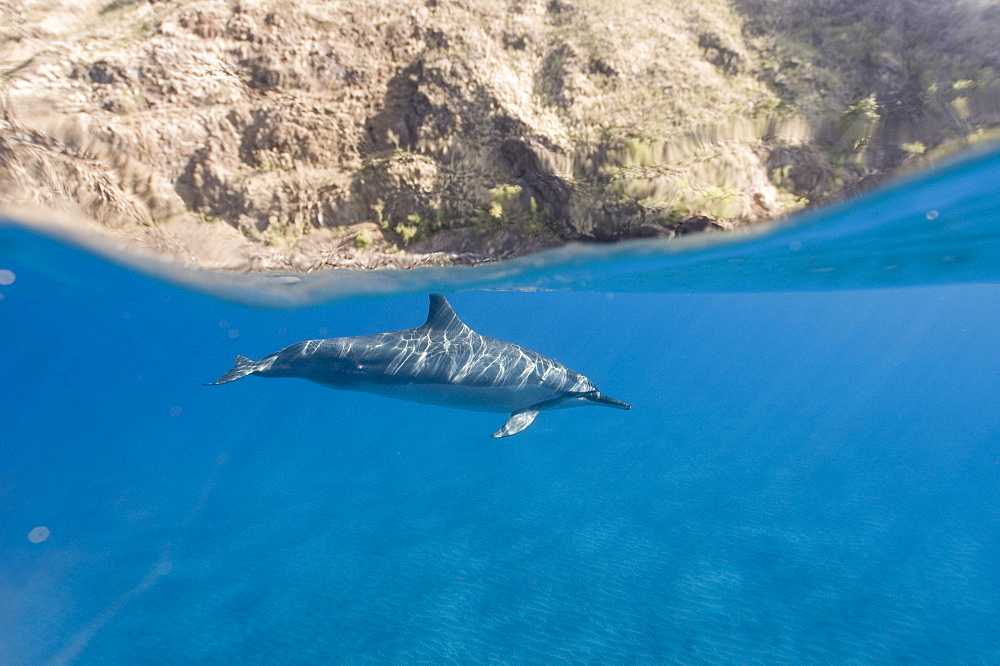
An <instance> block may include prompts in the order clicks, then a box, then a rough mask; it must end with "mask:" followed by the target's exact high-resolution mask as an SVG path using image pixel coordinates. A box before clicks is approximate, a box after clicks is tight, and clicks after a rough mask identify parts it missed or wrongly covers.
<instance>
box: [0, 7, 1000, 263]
mask: <svg viewBox="0 0 1000 666" xmlns="http://www.w3.org/2000/svg"><path fill="white" fill-rule="evenodd" d="M889 4H890V5H891V6H884V5H885V3H876V2H874V1H873V0H871V1H869V0H865V1H862V0H857V1H854V2H832V3H819V4H817V3H814V2H809V1H808V0H742V1H740V0H733V1H731V2H730V1H728V0H701V1H700V2H691V3H678V2H668V1H666V0H662V1H660V0H657V1H655V2H650V1H649V0H620V1H619V2H614V3H608V2H602V1H599V0H500V1H499V2H496V1H487V0H420V1H419V2H417V1H412V2H400V1H398V0H397V1H394V2H390V1H388V0H339V1H320V0H283V1H280V2H279V1H276V0H240V1H238V2H233V1H221V0H159V1H157V0H143V1H140V0H112V1H110V2H108V1H106V0H101V1H98V2H86V1H84V2H80V1H79V0H78V1H76V2H69V1H68V0H66V1H64V2H51V3H44V4H42V3H33V2H30V1H28V0H0V211H8V212H16V213H21V212H22V211H25V210H34V211H42V212H41V215H42V216H43V217H47V216H50V217H53V218H56V217H58V218H60V219H64V220H69V223H70V224H72V225H77V226H78V227H79V228H81V229H85V230H86V233H95V234H100V233H105V234H112V235H116V236H118V237H120V238H125V239H128V240H129V242H133V243H135V244H137V246H142V247H145V248H150V249H152V250H155V251H160V252H165V253H168V254H170V255H172V256H174V257H177V258H179V259H181V260H182V261H185V262H188V263H191V264H195V265H199V266H204V267H209V268H218V269H225V270H268V269H286V270H287V269H292V270H303V271H304V270H313V269H317V268H323V267H328V266H350V267H375V266H399V267H407V266H415V265H422V264H428V263H434V264H446V263H470V262H478V261H484V260H490V259H497V258H504V257H509V256H514V255H517V254H523V253H526V252H530V251H533V250H536V249H539V248H544V247H548V246H551V245H555V244H559V243H562V242H565V241H568V240H593V241H614V240H618V239H623V238H632V237H645V236H661V237H663V236H666V237H670V236H674V235H677V234H684V233H689V232H694V231H704V230H706V229H731V228H734V227H738V226H741V225H746V224H752V223H755V222H758V221H760V220H765V219H769V218H772V217H774V216H776V215H779V214H781V213H783V212H786V211H789V210H793V209H795V208H797V207H801V206H803V205H807V204H809V203H814V202H818V201H823V200H826V199H829V198H830V197H835V196H838V195H840V194H842V193H844V192H849V191H852V190H853V189H856V188H858V187H863V186H864V185H865V184H867V183H870V182H872V181H873V180H874V179H877V178H878V177H881V176H883V175H884V174H887V173H893V172H895V171H896V170H898V169H899V168H901V167H905V166H906V165H907V164H911V163H914V162H917V161H920V160H924V159H928V156H932V155H933V154H934V153H935V151H937V152H943V151H946V150H949V149H950V148H951V147H953V146H960V145H964V144H967V143H969V142H971V141H975V140H980V139H988V138H990V137H991V136H992V135H991V131H992V128H993V127H996V126H998V125H1000V112H998V109H1000V105H997V104H996V101H995V100H996V99H997V97H998V95H1000V80H998V78H997V76H996V73H995V71H996V70H995V69H994V68H998V69H1000V57H998V52H1000V48H998V47H996V46H995V45H996V44H1000V39H997V37H998V36H1000V35H997V34H996V33H997V32H1000V13H998V7H997V3H995V2H974V1H972V0H970V1H968V2H964V3H963V2H957V3H948V6H947V8H945V6H944V5H943V4H942V3H930V2H919V1H916V0H913V1H912V2H900V3H889ZM819 5H822V7H820V6H819Z"/></svg>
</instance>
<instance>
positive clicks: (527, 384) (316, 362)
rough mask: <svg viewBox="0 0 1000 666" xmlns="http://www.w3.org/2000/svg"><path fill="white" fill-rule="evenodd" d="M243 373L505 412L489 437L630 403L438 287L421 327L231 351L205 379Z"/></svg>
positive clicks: (237, 376) (225, 378)
mask: <svg viewBox="0 0 1000 666" xmlns="http://www.w3.org/2000/svg"><path fill="white" fill-rule="evenodd" d="M247 375H257V376H259V377H299V378H302V379H308V380H310V381H313V382H316V383H317V384H321V385H322V386H328V387H330V388H337V389H346V390H348V391H364V392H367V393H375V394H378V395H382V396H387V397H391V398H397V399H401V400H409V401H412V402H422V403H429V404H432V405H444V406H447V407H456V408H458V409H468V410H472V411H480V412H504V413H506V412H510V418H508V419H507V422H506V423H504V425H503V427H501V428H500V429H499V430H497V431H496V432H495V433H493V437H509V436H510V435H516V434H517V433H519V432H521V431H522V430H524V429H525V428H527V427H528V426H529V425H531V423H532V421H534V420H535V417H536V416H538V412H540V411H542V410H545V409H563V408H566V407H574V406H577V405H607V406H609V407H615V408H617V409H631V408H632V407H631V405H629V404H628V403H625V402H621V401H620V400H615V399H614V398H609V397H608V396H606V395H604V394H603V393H601V392H600V391H599V390H598V389H597V386H595V385H594V383H593V382H592V381H590V380H589V379H587V378H586V377H584V376H583V375H581V374H579V373H577V372H574V371H572V370H570V369H569V368H567V367H566V366H564V365H562V364H560V363H557V362H556V361H553V360H552V359H550V358H546V357H545V356H542V355H541V354H538V353H536V352H533V351H531V350H530V349H525V348H524V347H521V346H519V345H515V344H513V343H511V342H504V341H503V340H497V339H495V338H488V337H486V336H484V335H479V334H478V333H476V332H475V331H473V330H472V329H471V328H469V327H468V326H466V325H465V324H464V323H463V322H462V320H461V319H459V318H458V315H456V314H455V311H454V310H452V309H451V305H450V304H449V303H448V301H447V299H445V297H444V296H441V295H438V294H431V297H430V308H429V310H428V313H427V321H426V322H425V323H424V325H423V326H420V327H419V328H411V329H408V330H405V331H396V332H392V333H376V334H373V335H358V336H353V337H346V338H329V339H327V340H307V341H305V342H297V343H295V344H294V345H290V346H288V347H285V348H284V349H282V350H281V351H278V352H275V353H273V354H271V355H270V356H265V357H264V358H262V359H261V360H259V361H252V360H250V359H249V358H247V357H245V356H237V357H236V365H235V366H233V368H232V369H231V370H230V371H229V372H227V373H226V374H224V375H222V377H220V378H219V379H218V380H216V381H214V382H211V383H210V384H206V386H214V385H217V384H226V383H228V382H231V381H235V380H237V379H240V378H241V377H246V376H247Z"/></svg>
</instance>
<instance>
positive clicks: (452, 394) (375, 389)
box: [317, 382, 564, 413]
mask: <svg viewBox="0 0 1000 666" xmlns="http://www.w3.org/2000/svg"><path fill="white" fill-rule="evenodd" d="M317 383H318V384H321V385H323V386H328V387H330V388H336V389H340V390H347V391H361V392H364V393H374V394H376V395H381V396H384V397H386V398H395V399H397V400H408V401H410V402H421V403H424V404H428V405H441V406H444V407H454V408H457V409H467V410H470V411H474V412H501V413H506V412H514V411H517V410H519V409H524V408H526V407H530V406H531V405H536V404H538V403H540V402H543V401H546V400H551V399H552V398H556V397H558V396H560V395H564V394H563V393H562V392H557V391H554V390H552V389H551V388H549V387H547V386H524V387H515V386H469V385H464V384H424V383H418V382H412V383H396V384H385V383H368V382H356V383H352V384H350V385H347V386H345V385H343V384H339V385H334V384H326V383H324V382H317Z"/></svg>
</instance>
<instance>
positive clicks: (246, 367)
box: [205, 356, 257, 386]
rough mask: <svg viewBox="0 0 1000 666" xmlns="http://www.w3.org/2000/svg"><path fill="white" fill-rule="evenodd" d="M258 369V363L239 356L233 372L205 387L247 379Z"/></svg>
mask: <svg viewBox="0 0 1000 666" xmlns="http://www.w3.org/2000/svg"><path fill="white" fill-rule="evenodd" d="M256 369H257V361H251V360H250V359H248V358H247V357H246V356H237V357H236V365H234V366H233V368H232V370H230V371H229V372H227V373H226V374H224V375H222V376H221V377H219V378H218V379H216V380H215V381H214V382H209V383H208V384H205V386H215V385H216V384H227V383H229V382H234V381H236V380H237V379H240V378H241V377H246V376H247V375H249V374H250V373H251V372H253V371H254V370H256Z"/></svg>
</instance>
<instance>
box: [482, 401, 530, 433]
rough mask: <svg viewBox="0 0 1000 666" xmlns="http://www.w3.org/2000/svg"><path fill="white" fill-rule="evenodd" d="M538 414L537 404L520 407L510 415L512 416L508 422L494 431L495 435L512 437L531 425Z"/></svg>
mask: <svg viewBox="0 0 1000 666" xmlns="http://www.w3.org/2000/svg"><path fill="white" fill-rule="evenodd" d="M536 416H538V407H537V406H534V407H528V408H527V409H519V410H517V411H516V412H514V413H513V414H511V415H510V418H509V419H507V423H504V424H503V427H502V428H500V429H499V430H497V431H496V432H495V433H493V436H494V437H510V436H511V435H516V434H517V433H519V432H521V431H522V430H524V429H525V428H527V427H528V426H530V425H531V423H532V421H534V420H535V417H536Z"/></svg>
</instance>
